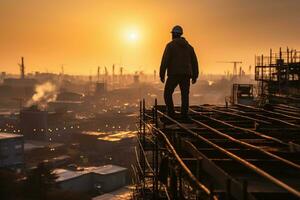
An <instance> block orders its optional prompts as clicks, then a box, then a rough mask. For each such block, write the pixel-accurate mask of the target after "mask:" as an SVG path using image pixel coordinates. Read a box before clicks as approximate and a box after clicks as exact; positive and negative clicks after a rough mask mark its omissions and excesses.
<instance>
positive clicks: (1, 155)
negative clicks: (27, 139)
mask: <svg viewBox="0 0 300 200" xmlns="http://www.w3.org/2000/svg"><path fill="white" fill-rule="evenodd" d="M23 163H24V140H23V136H22V135H17V134H10V133H2V132H1V133H0V168H15V169H17V168H20V167H22V166H23Z"/></svg>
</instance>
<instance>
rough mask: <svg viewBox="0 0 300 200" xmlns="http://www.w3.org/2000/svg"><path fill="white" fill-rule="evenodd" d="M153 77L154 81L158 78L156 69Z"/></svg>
mask: <svg viewBox="0 0 300 200" xmlns="http://www.w3.org/2000/svg"><path fill="white" fill-rule="evenodd" d="M153 79H154V81H155V80H156V70H154V72H153Z"/></svg>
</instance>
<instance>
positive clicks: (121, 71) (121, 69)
mask: <svg viewBox="0 0 300 200" xmlns="http://www.w3.org/2000/svg"><path fill="white" fill-rule="evenodd" d="M120 76H123V67H120Z"/></svg>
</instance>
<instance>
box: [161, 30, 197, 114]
mask: <svg viewBox="0 0 300 200" xmlns="http://www.w3.org/2000/svg"><path fill="white" fill-rule="evenodd" d="M171 33H172V41H171V42H169V43H168V44H167V46H166V48H165V51H164V54H163V57H162V61H161V66H160V80H161V82H163V83H164V82H165V73H166V71H167V75H168V79H167V82H166V85H165V91H164V99H165V103H166V106H167V113H168V115H169V116H171V117H173V116H174V114H175V112H174V104H173V98H172V95H173V92H174V90H175V88H176V87H177V85H179V87H180V90H181V115H182V117H183V118H188V109H189V91H190V80H191V79H192V83H193V84H195V83H196V81H197V78H198V75H199V70H198V61H197V56H196V54H195V51H194V48H193V47H192V46H191V45H190V44H189V43H188V42H187V41H186V40H185V38H184V37H181V36H182V34H183V29H182V27H181V26H175V27H174V28H173V29H172V32H171Z"/></svg>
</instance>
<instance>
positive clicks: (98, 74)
mask: <svg viewBox="0 0 300 200" xmlns="http://www.w3.org/2000/svg"><path fill="white" fill-rule="evenodd" d="M97 76H98V83H99V80H100V66H98V72H97Z"/></svg>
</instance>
